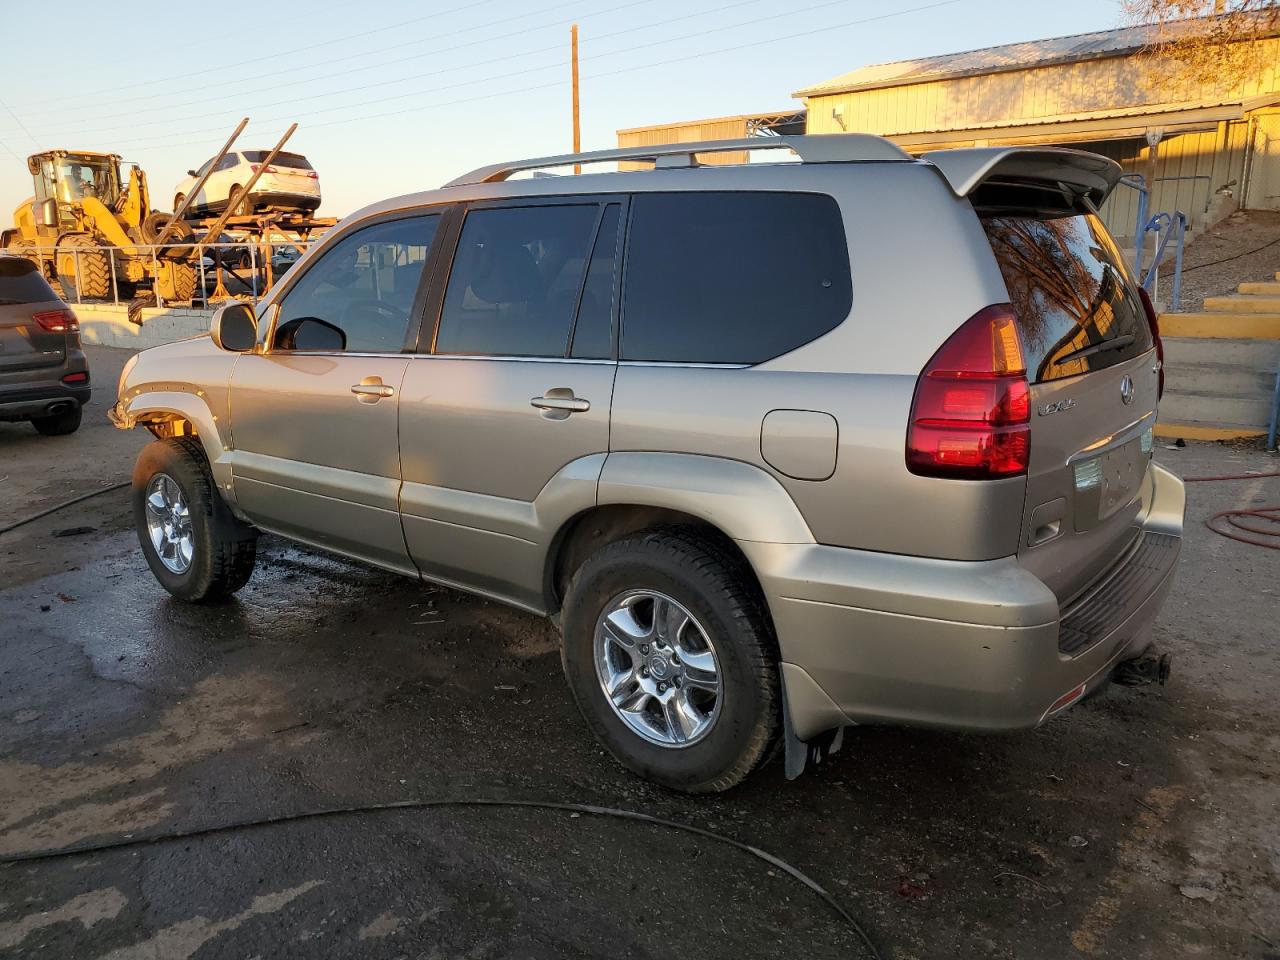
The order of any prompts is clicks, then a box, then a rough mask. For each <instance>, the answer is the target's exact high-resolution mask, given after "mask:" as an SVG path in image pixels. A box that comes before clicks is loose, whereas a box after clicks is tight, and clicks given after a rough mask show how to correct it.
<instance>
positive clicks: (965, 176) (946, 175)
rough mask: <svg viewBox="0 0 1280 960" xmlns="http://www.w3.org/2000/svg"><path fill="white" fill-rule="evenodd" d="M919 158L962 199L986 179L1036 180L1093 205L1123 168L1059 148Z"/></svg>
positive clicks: (986, 150) (1002, 149) (964, 152)
mask: <svg viewBox="0 0 1280 960" xmlns="http://www.w3.org/2000/svg"><path fill="white" fill-rule="evenodd" d="M920 159H921V160H924V161H926V162H928V163H931V164H933V165H934V166H935V167H937V168H938V172H939V173H941V174H942V177H943V179H944V180H946V181H947V184H948V186H950V187H951V189H952V191H954V193H955V195H956V196H957V197H967V196H968V195H969V194H970V193H972V192H973V191H974V190H976V189H977V188H978V187H979V186H981V185H982V184H983V183H984V182H986V181H987V180H992V179H1000V180H1005V179H1008V180H1042V181H1045V182H1048V183H1054V184H1063V185H1064V186H1067V187H1070V188H1072V192H1073V193H1077V194H1080V195H1083V196H1086V197H1088V199H1089V200H1090V201H1091V202H1092V203H1093V205H1094V206H1101V205H1102V201H1104V200H1106V199H1107V196H1108V195H1109V194H1110V193H1111V191H1112V189H1114V187H1115V185H1116V184H1117V183H1119V181H1120V177H1121V175H1122V174H1123V172H1124V171H1123V170H1121V169H1120V164H1118V163H1116V162H1115V161H1114V160H1108V159H1107V158H1106V157H1103V156H1099V155H1098V154H1096V153H1087V152H1085V151H1084V150H1068V149H1066V148H1064V147H974V148H972V149H967V150H934V151H931V152H930V153H925V154H922V155H921V157H920Z"/></svg>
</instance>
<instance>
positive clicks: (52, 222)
mask: <svg viewBox="0 0 1280 960" xmlns="http://www.w3.org/2000/svg"><path fill="white" fill-rule="evenodd" d="M57 225H58V201H57V200H54V199H53V198H52V197H50V198H49V199H48V200H42V201H40V226H42V227H56V226H57Z"/></svg>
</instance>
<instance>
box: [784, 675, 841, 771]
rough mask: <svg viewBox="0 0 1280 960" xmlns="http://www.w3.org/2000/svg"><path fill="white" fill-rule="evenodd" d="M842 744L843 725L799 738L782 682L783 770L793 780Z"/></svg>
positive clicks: (836, 751) (838, 748) (837, 749)
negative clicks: (792, 722)
mask: <svg viewBox="0 0 1280 960" xmlns="http://www.w3.org/2000/svg"><path fill="white" fill-rule="evenodd" d="M843 745H844V727H836V728H835V729H834V730H825V731H823V732H822V733H820V734H818V735H817V736H816V737H814V738H813V739H812V740H801V739H800V738H799V737H798V736H796V731H795V728H794V727H793V726H792V725H791V704H790V703H788V702H787V685H786V684H785V683H784V684H782V746H783V764H784V766H783V771H784V773H785V774H786V777H787V779H788V780H794V779H796V777H798V776H800V774H802V773H804V772H805V770H806V769H807V768H808V767H809V766H810V764H812V765H813V766H817V765H818V764H820V763H821V762H822V761H823V760H825V759H826V758H827V757H829V756H831V755H832V754H833V753H838V752H839V750H840V748H841V747H842V746H843Z"/></svg>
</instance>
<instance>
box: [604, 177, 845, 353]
mask: <svg viewBox="0 0 1280 960" xmlns="http://www.w3.org/2000/svg"><path fill="white" fill-rule="evenodd" d="M626 270H627V273H626V281H625V289H624V291H623V304H622V347H621V350H622V353H621V355H622V358H623V359H624V360H667V361H683V362H703V363H759V362H761V361H763V360H768V359H770V358H772V357H776V356H778V355H780V354H783V353H786V352H787V351H789V350H794V349H795V348H796V347H798V346H800V345H802V344H805V343H808V342H809V341H810V340H812V339H814V338H815V337H818V336H820V335H822V334H824V333H826V332H827V331H828V330H831V329H832V328H833V327H835V326H837V325H838V324H839V323H840V322H841V321H843V320H844V319H845V317H846V316H848V314H849V307H850V303H851V296H852V294H851V290H850V279H849V253H848V248H847V247H846V245H845V237H844V224H843V221H842V220H841V218H840V210H839V207H837V206H836V202H835V201H834V200H833V199H832V198H831V197H827V196H820V195H816V194H803V193H665V194H663V193H658V194H654V193H648V194H639V195H637V196H636V197H635V198H634V199H633V201H632V215H631V230H630V238H629V240H628V241H627V268H626Z"/></svg>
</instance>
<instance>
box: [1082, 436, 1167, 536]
mask: <svg viewBox="0 0 1280 960" xmlns="http://www.w3.org/2000/svg"><path fill="white" fill-rule="evenodd" d="M1150 462H1151V448H1150V444H1148V443H1147V442H1145V439H1144V437H1134V438H1133V439H1131V440H1129V441H1128V442H1126V443H1123V444H1121V445H1119V446H1116V447H1112V448H1110V449H1109V450H1106V451H1104V452H1102V453H1099V454H1097V455H1095V456H1091V457H1082V458H1080V459H1078V460H1075V461H1074V462H1073V463H1072V465H1071V469H1072V474H1073V479H1074V482H1075V509H1074V511H1073V513H1074V517H1073V519H1074V523H1075V528H1076V530H1078V531H1083V530H1089V529H1091V528H1092V527H1095V526H1097V525H1098V524H1099V523H1101V522H1102V521H1103V520H1106V519H1107V518H1108V517H1110V516H1113V515H1114V514H1115V513H1116V512H1118V511H1119V510H1121V509H1123V508H1124V507H1126V506H1128V505H1129V504H1131V503H1133V501H1134V499H1135V498H1136V497H1137V496H1138V492H1139V490H1140V489H1141V487H1142V479H1143V477H1145V476H1146V475H1147V466H1148V464H1149V463H1150Z"/></svg>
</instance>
